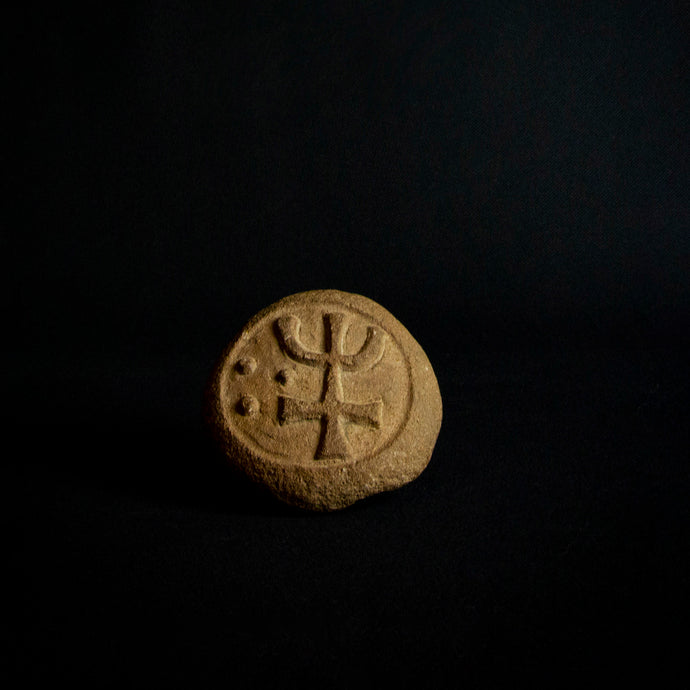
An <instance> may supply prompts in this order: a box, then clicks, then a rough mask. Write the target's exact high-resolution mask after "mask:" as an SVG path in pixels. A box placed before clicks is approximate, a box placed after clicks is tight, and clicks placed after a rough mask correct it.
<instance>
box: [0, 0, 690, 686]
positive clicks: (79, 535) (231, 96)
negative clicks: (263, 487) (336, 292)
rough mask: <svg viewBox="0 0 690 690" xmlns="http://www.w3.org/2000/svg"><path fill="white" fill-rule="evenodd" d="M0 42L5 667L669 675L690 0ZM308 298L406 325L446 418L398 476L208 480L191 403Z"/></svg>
mask: <svg viewBox="0 0 690 690" xmlns="http://www.w3.org/2000/svg"><path fill="white" fill-rule="evenodd" d="M7 26H8V27H9V33H10V34H11V38H12V39H13V40H12V42H11V45H12V46H13V50H12V52H11V55H10V58H9V59H8V61H7V63H6V67H5V72H6V75H7V76H8V77H9V81H8V84H9V87H11V88H12V96H11V104H12V105H14V104H15V103H16V104H19V106H20V108H19V111H20V117H19V118H18V120H17V124H16V129H13V128H10V129H9V130H8V133H9V135H10V139H11V141H9V142H8V143H9V145H10V146H9V147H8V148H16V147H17V145H18V148H19V153H20V155H19V158H18V161H17V164H16V165H11V166H10V173H11V176H12V178H13V179H12V183H13V185H12V186H11V187H10V189H11V190H12V198H11V199H10V201H9V202H8V204H7V208H8V209H9V210H10V212H11V213H10V215H11V218H10V221H9V222H8V224H7V227H6V235H7V237H8V238H9V241H8V242H7V243H6V244H5V247H6V252H5V256H6V257H7V258H8V260H9V261H8V263H9V266H8V270H7V272H6V276H7V277H8V281H7V289H6V294H7V295H8V296H9V302H10V304H9V311H7V312H6V313H7V315H8V318H7V321H8V324H9V327H8V329H7V331H6V333H5V336H4V338H3V353H4V359H5V362H6V375H7V379H6V380H7V381H8V383H7V385H6V387H5V389H6V391H7V398H8V401H9V402H10V404H11V409H10V410H9V412H6V413H5V421H6V423H7V425H8V427H9V429H10V432H11V433H12V434H13V435H14V434H17V436H18V438H19V443H18V444H16V445H15V446H14V448H15V449H14V450H12V451H10V452H9V453H8V454H9V456H10V458H9V460H7V461H6V467H7V469H8V473H7V483H6V484H5V490H6V493H7V497H8V499H9V501H8V503H9V505H10V506H12V515H13V519H14V520H15V522H16V530H14V531H15V532H16V533H17V534H18V535H19V537H18V539H17V543H16V546H17V548H16V549H14V548H13V550H12V558H11V563H12V565H13V572H16V574H17V576H18V579H17V589H16V596H14V594H15V592H14V591H13V592H12V594H13V596H12V598H13V599H15V600H16V602H17V603H18V604H19V610H20V616H19V617H18V618H17V625H16V626H13V628H12V630H13V632H12V635H11V647H10V652H11V657H12V659H13V661H14V662H16V663H13V664H12V666H14V670H15V671H19V672H20V673H21V674H22V675H23V676H24V677H26V678H40V679H54V680H58V679H63V678H64V679H70V680H72V681H74V682H79V681H84V682H85V683H91V686H93V683H94V682H100V681H103V680H106V679H110V678H115V679H117V680H118V682H119V683H120V684H121V685H122V686H123V687H126V686H131V684H132V683H135V682H138V681H143V680H147V681H150V682H151V683H152V686H154V687H162V686H163V684H164V683H168V684H174V683H175V682H176V681H181V682H182V683H183V684H185V686H186V687H209V686H210V685H211V683H212V680H211V679H220V680H222V681H223V682H224V684H227V683H230V682H233V683H234V686H236V687H268V686H269V685H272V686H278V687H289V686H291V685H293V684H296V683H302V684H309V685H312V684H316V683H318V684H320V685H322V686H323V687H329V688H330V687H334V688H335V687H348V688H350V687H354V686H358V685H364V686H365V687H366V686H368V685H373V684H380V683H382V682H383V681H384V680H386V679H388V680H391V681H393V682H395V683H396V684H397V685H398V686H407V685H410V686H415V687H418V686H419V683H420V679H424V680H423V682H422V687H424V686H426V687H432V686H434V687H435V686H437V685H439V684H440V683H442V682H445V681H446V680H447V679H449V678H453V679H455V682H456V684H457V685H459V684H460V683H464V684H469V685H470V687H472V686H481V685H486V684H491V683H495V682H496V681H497V680H499V679H505V680H509V681H511V680H512V681H513V682H517V679H524V680H526V679H529V680H530V682H532V683H533V684H537V683H540V682H545V683H550V684H552V685H554V684H555V685H556V686H559V685H562V684H563V682H564V679H566V678H571V677H579V678H581V679H585V680H588V681H589V682H590V683H591V682H596V681H597V680H601V679H603V678H605V677H606V678H609V677H610V678H620V677H621V674H634V675H637V676H639V675H642V674H657V673H661V670H664V669H665V670H669V669H670V670H677V671H680V669H681V668H682V666H683V655H684V654H685V653H686V650H685V649H684V646H683V645H682V644H681V641H682V639H683V638H682V637H681V636H680V635H679V634H678V633H676V628H677V627H680V626H682V625H685V626H687V616H686V613H685V610H684V603H685V602H686V600H687V588H688V585H689V584H690V583H689V582H688V571H687V570H685V569H684V556H685V555H686V551H687V545H688V529H687V528H688V519H687V518H688V510H687V496H688V460H687V455H688V453H687V451H688V416H687V404H688V395H687V393H688V384H689V377H688V361H687V360H688V357H687V352H688V344H689V341H690V337H689V335H690V328H689V326H690V324H689V318H690V310H689V309H688V297H689V296H690V295H689V292H690V290H689V282H688V278H687V273H688V266H689V265H690V239H689V235H688V231H689V228H690V203H689V202H690V195H689V192H688V189H689V183H690V176H689V175H688V161H689V156H688V153H689V151H688V135H689V128H688V117H689V116H688V106H689V105H690V83H689V72H688V45H690V41H689V40H688V39H689V32H688V28H689V23H688V14H687V8H686V7H684V3H680V2H678V3H653V2H649V3H628V2H591V3H590V2H572V1H571V2H568V3H536V2H534V3H528V2H522V3H512V2H508V1H507V0H504V1H501V2H495V1H493V0H491V1H488V2H479V3H455V2H424V3H422V2H420V3H398V2H385V3H370V2H348V3H345V2H342V3H335V2H328V3H310V4H307V3H301V4H299V7H297V8H295V7H292V3H264V2H259V3H243V4H230V3H207V2H201V3H192V2H174V3H162V2H161V3H155V2H139V3H133V4H127V3H109V4H106V5H105V6H103V7H100V6H92V7H91V8H89V9H85V8H79V9H76V8H74V9H69V8H65V7H64V5H61V4H60V5H58V6H54V7H52V8H51V9H47V10H45V9H34V8H32V7H31V6H30V5H27V6H26V7H25V8H24V10H23V11H22V12H21V14H20V16H19V17H18V18H17V19H16V20H14V19H13V20H12V21H8V23H7ZM15 93H16V94H17V95H16V96H15V95H14V94H15ZM15 132H16V134H15ZM15 187H16V193H15V191H14V190H15ZM331 287H332V288H337V289H341V290H347V291H351V292H357V293H361V294H364V295H366V296H368V297H370V298H372V299H374V300H376V301H378V302H379V303H381V304H382V305H383V306H384V307H386V308H387V309H389V310H390V311H391V312H392V313H393V314H394V315H395V316H397V317H398V318H399V319H400V320H401V321H402V322H403V323H404V324H405V325H406V326H407V327H408V329H409V330H410V331H411V332H412V334H413V335H414V336H415V337H416V338H417V340H418V341H419V342H420V343H421V344H422V346H423V347H424V348H425V349H426V351H427V354H428V355H429V357H430V359H431V361H432V364H433V365H434V368H435V370H436V373H437V376H438V379H439V383H440V386H441V392H442V395H443V399H444V423H443V427H442V430H441V435H440V437H439V441H438V444H437V448H436V451H435V453H434V456H433V458H432V461H431V463H430V465H429V468H428V470H427V471H426V472H425V473H424V474H423V475H422V477H420V479H419V480H418V481H416V482H414V483H412V484H411V485H409V486H407V487H405V488H404V489H402V490H400V491H398V492H395V493H391V494H388V495H385V496H380V497H376V498H374V499H370V500H367V501H365V502H363V503H361V504H359V505H357V506H355V507H353V508H352V509H349V510H347V511H344V512H341V513H337V514H330V515H309V514H303V513H299V512H296V511H292V510H289V509H287V508H283V507H281V506H279V505H277V504H274V503H273V502H272V501H271V500H269V499H268V498H266V497H264V496H263V494H261V493H260V492H257V491H256V490H255V489H253V488H251V487H248V486H246V485H245V484H243V483H241V482H238V481H237V479H236V478H234V477H232V476H230V475H229V473H228V472H227V470H226V469H225V467H224V465H223V464H222V463H221V462H220V460H219V459H218V457H217V456H216V454H215V453H214V451H213V449H212V448H211V447H209V445H208V442H207V441H206V439H205V437H204V434H203V428H202V424H201V420H200V398H201V393H202V390H203V386H204V384H205V380H206V377H207V375H208V374H209V372H210V370H211V367H212V365H213V363H214V360H215V358H216V357H217V356H218V354H219V353H220V351H221V349H222V348H223V347H224V346H225V344H226V343H227V342H228V341H229V339H230V338H231V337H232V336H233V335H234V334H235V333H236V332H237V331H238V330H239V329H240V328H241V327H242V326H243V324H244V323H245V322H246V321H247V319H248V318H249V317H251V316H252V315H253V314H254V313H255V312H256V311H258V310H259V309H261V308H263V307H265V306H267V305H268V304H270V303H271V302H273V301H275V300H277V299H279V298H280V297H283V296H285V295H287V294H291V293H294V292H299V291H302V290H306V289H314V288H331ZM194 683H196V685H195V684H194Z"/></svg>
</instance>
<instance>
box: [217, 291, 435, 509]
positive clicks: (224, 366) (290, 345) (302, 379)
mask: <svg viewBox="0 0 690 690" xmlns="http://www.w3.org/2000/svg"><path fill="white" fill-rule="evenodd" d="M441 415H442V409H441V394H440V392H439V388H438V383H437V381H436V377H435V376H434V371H433V369H432V368H431V364H430V363H429V360H428V358H427V356H426V355H425V354H424V351H423V350H422V348H421V347H420V346H419V344H418V343H417V341H416V340H415V339H414V338H413V337H412V336H411V335H410V333H409V332H408V331H407V329H406V328H405V327H404V326H403V325H402V324H401V323H400V322H399V321H398V320H397V319H396V318H395V317H394V316H393V315H392V314H390V313H389V312H388V311H386V310H385V309H384V308H383V307H381V306H380V305H379V304H377V303H376V302H373V301H372V300H370V299H368V298H366V297H362V296H361V295H354V294H350V293H346V292H340V291H338V290H314V291H311V292H302V293H299V294H296V295H291V296H290V297H285V298H284V299H281V300H280V301H278V302H276V303H275V304H272V305H271V306H269V307H267V308H266V309H264V310H263V311H261V312H259V313H258V314H257V315H256V316H255V317H254V318H253V319H252V320H251V321H250V322H249V323H248V324H247V325H246V326H245V327H244V329H243V330H242V331H241V332H240V334H239V335H238V336H237V337H236V338H235V339H234V340H233V341H232V342H231V343H230V345H229V346H228V347H227V348H226V350H225V352H224V353H223V355H222V356H221V358H220V360H219V362H218V364H217V365H216V368H215V370H214V372H213V374H212V376H211V379H210V381H209V384H208V387H207V390H206V418H207V421H208V423H209V424H210V428H211V430H212V432H213V434H214V436H215V438H216V440H217V441H218V442H219V444H220V445H221V447H222V449H223V451H224V452H225V454H226V455H227V457H228V459H229V461H230V462H231V463H232V464H233V465H234V466H235V467H236V468H238V469H239V470H241V471H242V472H243V473H244V474H246V475H247V476H248V477H249V478H251V479H252V480H254V481H256V482H258V483H260V484H262V485H263V486H265V487H266V488H267V489H268V490H269V491H270V492H271V493H273V494H274V495H275V496H276V497H277V498H279V499H281V500H282V501H285V502H286V503H289V504H291V505H294V506H299V507H301V508H306V509H311V510H321V511H323V510H337V509H339V508H344V507H346V506H348V505H351V504H352V503H354V502H355V501H358V500H359V499H362V498H365V497H367V496H371V495H372V494H376V493H379V492H381V491H389V490H391V489H396V488H398V487H400V486H402V485H404V484H407V483H408V482H410V481H412V480H413V479H415V478H416V477H418V476H419V474H420V473H421V472H422V471H423V470H424V468H425V467H426V466H427V464H428V462H429V460H430V458H431V453H432V451H433V448H434V444H435V443H436V438H437V436H438V432H439V429H440V427H441Z"/></svg>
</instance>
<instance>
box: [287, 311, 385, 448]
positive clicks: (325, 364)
mask: <svg viewBox="0 0 690 690" xmlns="http://www.w3.org/2000/svg"><path fill="white" fill-rule="evenodd" d="M343 322H344V314H340V313H335V314H324V315H323V324H324V330H325V334H326V351H325V352H311V351H309V350H307V349H306V348H305V347H304V345H302V343H301V342H300V340H299V327H300V322H299V319H298V318H297V317H295V316H282V317H281V318H279V319H278V320H277V321H276V324H275V325H276V332H277V335H278V342H279V343H280V346H281V348H282V349H283V351H284V352H285V354H286V355H287V356H288V357H290V358H291V359H293V360H295V361H296V362H300V363H301V364H306V365H308V366H311V367H319V368H322V369H323V370H324V375H323V388H322V391H321V399H320V400H318V401H313V402H310V401H306V400H297V399H296V398H289V397H287V396H283V395H281V396H278V420H279V422H280V423H281V424H286V423H288V422H301V421H304V420H307V419H320V420H321V438H320V441H319V445H318V448H317V450H316V456H315V459H317V460H319V459H321V458H347V457H349V455H350V449H349V446H348V443H347V439H346V438H345V434H344V432H343V429H342V420H343V419H345V420H347V421H350V422H353V423H355V424H361V425H363V426H369V427H372V428H374V429H379V428H380V427H381V411H382V408H383V402H382V401H381V400H375V401H372V402H367V403H353V402H345V401H344V400H343V385H342V380H341V372H342V371H353V372H354V371H364V370H366V369H370V368H371V367H373V366H374V365H375V364H376V363H377V362H378V361H379V360H380V359H381V357H382V356H383V349H384V345H385V339H386V334H385V332H384V331H383V330H381V329H380V328H375V327H372V326H369V327H368V328H367V337H366V340H365V341H364V345H362V347H361V349H360V351H359V352H357V353H356V354H353V355H346V354H343V341H344V338H345V329H344V328H343Z"/></svg>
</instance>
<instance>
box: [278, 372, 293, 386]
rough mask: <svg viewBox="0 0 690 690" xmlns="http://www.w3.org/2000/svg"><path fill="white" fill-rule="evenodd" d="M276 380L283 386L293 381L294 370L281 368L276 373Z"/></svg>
mask: <svg viewBox="0 0 690 690" xmlns="http://www.w3.org/2000/svg"><path fill="white" fill-rule="evenodd" d="M276 381H277V382H278V383H281V384H282V385H283V386H284V385H286V384H288V383H290V381H292V371H290V369H281V370H280V371H279V372H278V373H277V374H276Z"/></svg>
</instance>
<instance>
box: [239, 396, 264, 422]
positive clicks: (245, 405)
mask: <svg viewBox="0 0 690 690" xmlns="http://www.w3.org/2000/svg"><path fill="white" fill-rule="evenodd" d="M237 411H238V412H239V413H240V414H241V415H244V416H245V417H253V416H254V415H255V414H257V413H258V412H259V401H258V400H257V399H256V398H255V397H254V396H253V395H243V396H242V397H241V398H240V400H239V402H238V403H237Z"/></svg>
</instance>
